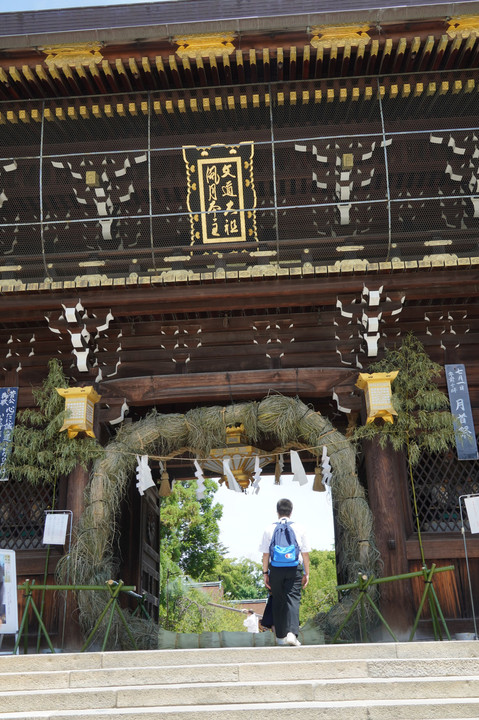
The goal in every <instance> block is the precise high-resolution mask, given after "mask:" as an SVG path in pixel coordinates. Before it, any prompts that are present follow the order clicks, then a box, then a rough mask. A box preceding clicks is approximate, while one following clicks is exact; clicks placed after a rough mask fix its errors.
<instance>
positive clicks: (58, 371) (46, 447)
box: [6, 359, 103, 487]
mask: <svg viewBox="0 0 479 720" xmlns="http://www.w3.org/2000/svg"><path fill="white" fill-rule="evenodd" d="M48 368H49V372H48V376H47V377H46V379H45V380H44V382H43V384H42V386H41V387H40V388H34V389H33V390H32V394H33V399H34V400H35V403H36V405H37V408H36V409H32V408H28V409H26V410H21V411H20V412H19V413H18V414H17V419H16V424H15V428H14V430H13V449H12V452H11V453H10V455H9V457H8V459H7V463H6V469H7V473H8V475H9V477H11V478H12V479H15V480H27V481H29V482H31V483H32V484H34V485H36V484H43V483H48V484H51V485H53V486H54V487H55V486H56V483H57V481H58V479H59V478H60V477H62V476H65V475H68V474H69V473H70V472H71V471H72V470H74V468H75V467H76V466H77V465H82V466H83V467H84V468H85V469H87V468H88V466H89V464H90V462H91V461H92V460H95V459H96V458H98V457H100V456H101V455H102V453H103V448H102V447H101V445H100V444H99V443H98V442H97V441H96V440H95V439H94V438H90V437H83V436H81V435H78V436H77V437H75V438H73V439H70V438H69V437H68V434H67V433H66V432H60V428H61V426H62V423H63V421H64V419H65V409H64V408H65V400H64V399H63V398H62V397H61V396H60V395H59V394H58V393H57V391H56V388H57V387H63V388H66V387H68V385H69V383H68V380H67V379H66V377H65V375H64V373H63V370H62V366H61V364H60V362H59V361H58V360H57V359H53V360H50V362H49V363H48Z"/></svg>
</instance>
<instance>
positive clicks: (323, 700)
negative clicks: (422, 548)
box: [0, 641, 479, 720]
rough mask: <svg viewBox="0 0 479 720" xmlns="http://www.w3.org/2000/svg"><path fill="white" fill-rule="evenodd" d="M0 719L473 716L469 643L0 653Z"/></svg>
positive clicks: (477, 712)
mask: <svg viewBox="0 0 479 720" xmlns="http://www.w3.org/2000/svg"><path fill="white" fill-rule="evenodd" d="M0 675H1V678H0V720H63V719H64V718H65V720H66V718H68V720H102V718H104V720H130V719H131V720H133V719H135V720H153V718H162V717H165V720H195V719H197V720H216V719H218V720H219V719H220V717H221V720H250V718H251V720H260V718H261V720H263V719H264V718H266V720H269V718H271V719H272V718H273V717H274V718H275V720H278V718H279V720H281V719H282V718H284V719H285V720H286V719H288V720H291V719H292V718H295V719H296V718H298V717H301V720H309V718H311V720H312V719H313V718H314V720H322V719H323V718H324V719H327V720H339V718H341V720H363V718H364V720H389V719H391V720H393V719H394V720H413V718H414V720H430V719H433V720H453V719H454V720H455V719H456V718H457V719H458V720H461V719H462V720H465V718H476V720H477V718H479V643H477V641H452V642H423V643H380V644H363V645H328V646H302V647H299V648H296V647H293V648H290V647H287V648H286V647H258V648H211V649H207V648H198V649H188V650H158V651H139V652H99V653H86V654H82V653H57V654H50V653H47V654H40V655H15V656H12V655H9V656H0Z"/></svg>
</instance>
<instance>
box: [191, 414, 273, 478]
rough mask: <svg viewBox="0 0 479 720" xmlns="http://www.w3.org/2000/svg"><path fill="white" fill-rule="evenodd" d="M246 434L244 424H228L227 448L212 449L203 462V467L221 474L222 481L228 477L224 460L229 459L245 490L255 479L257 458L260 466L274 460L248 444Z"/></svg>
mask: <svg viewBox="0 0 479 720" xmlns="http://www.w3.org/2000/svg"><path fill="white" fill-rule="evenodd" d="M245 443H246V439H245V435H244V426H243V424H242V423H232V424H230V425H227V426H226V445H227V447H225V448H213V449H212V450H211V451H210V457H209V458H208V459H207V460H206V461H205V462H204V463H203V467H205V468H206V469H207V470H212V471H213V472H215V473H217V474H218V475H221V481H220V482H222V483H223V482H226V484H227V485H228V479H227V478H226V476H225V475H224V465H223V461H224V460H228V461H229V464H230V468H231V472H232V473H233V476H234V478H235V479H236V481H237V482H238V484H239V485H240V487H241V489H242V490H243V492H244V491H245V490H246V489H247V488H248V487H249V486H250V484H251V483H252V481H253V474H254V471H255V466H256V460H257V458H258V466H259V467H260V468H262V467H264V466H265V465H269V463H271V462H272V461H273V457H272V456H270V455H265V454H264V452H263V450H260V449H259V448H256V447H253V446H252V445H246V444H245Z"/></svg>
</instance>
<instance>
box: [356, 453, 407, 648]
mask: <svg viewBox="0 0 479 720" xmlns="http://www.w3.org/2000/svg"><path fill="white" fill-rule="evenodd" d="M364 456H365V465H366V475H367V485H368V497H369V506H370V508H371V512H372V514H373V517H374V531H375V537H376V544H377V547H378V550H379V552H380V553H381V558H382V561H383V571H382V575H383V577H388V576H391V575H400V574H403V573H407V572H409V568H408V561H407V554H406V539H407V535H408V533H409V528H410V525H411V518H410V509H409V499H408V493H407V483H408V478H407V470H406V462H405V458H404V456H403V454H402V453H399V452H395V451H394V450H392V448H391V447H390V446H386V448H381V447H380V445H379V442H378V440H377V439H375V440H371V441H367V442H364ZM380 592H381V595H380V609H381V613H382V614H383V616H384V617H385V619H386V621H387V622H388V624H389V625H390V627H391V629H392V630H393V631H394V633H395V634H396V636H397V637H398V639H399V640H403V639H407V636H408V634H409V631H410V630H411V628H412V625H413V622H414V615H415V610H414V604H413V596H412V588H411V581H410V580H396V581H393V582H390V583H385V584H384V585H380ZM385 632H386V634H387V637H388V638H390V635H389V633H387V631H385ZM384 637H386V636H384Z"/></svg>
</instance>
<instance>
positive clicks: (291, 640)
mask: <svg viewBox="0 0 479 720" xmlns="http://www.w3.org/2000/svg"><path fill="white" fill-rule="evenodd" d="M285 641H286V645H296V647H299V646H300V645H301V643H300V642H299V640H298V638H297V637H296V635H295V634H294V633H292V632H289V633H288V634H287V635H286V638H285Z"/></svg>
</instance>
